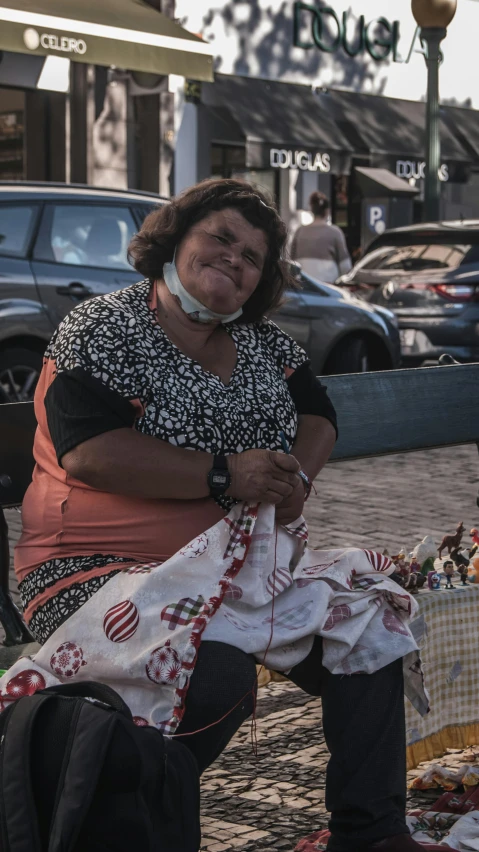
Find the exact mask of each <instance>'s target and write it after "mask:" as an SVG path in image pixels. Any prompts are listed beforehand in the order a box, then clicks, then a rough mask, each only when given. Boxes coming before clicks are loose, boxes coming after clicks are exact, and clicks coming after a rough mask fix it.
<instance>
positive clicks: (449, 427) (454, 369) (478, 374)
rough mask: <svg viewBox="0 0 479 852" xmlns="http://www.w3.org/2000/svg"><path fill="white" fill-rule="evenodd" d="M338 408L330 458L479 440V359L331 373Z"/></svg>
mask: <svg viewBox="0 0 479 852" xmlns="http://www.w3.org/2000/svg"><path fill="white" fill-rule="evenodd" d="M324 384H325V385H326V386H327V388H328V393H329V395H330V397H331V399H332V401H333V403H334V406H335V408H336V411H337V414H338V423H339V439H338V441H337V444H336V446H335V448H334V451H333V454H332V457H331V460H332V461H340V460H341V459H356V458H366V457H368V456H383V455H390V454H391V453H404V452H412V451H414V450H426V449H430V448H432V447H447V446H451V445H453V444H473V443H476V442H477V441H479V364H460V365H459V366H444V367H421V368H419V369H412V370H389V371H387V372H384V373H362V374H352V375H347V376H326V377H325V378H324Z"/></svg>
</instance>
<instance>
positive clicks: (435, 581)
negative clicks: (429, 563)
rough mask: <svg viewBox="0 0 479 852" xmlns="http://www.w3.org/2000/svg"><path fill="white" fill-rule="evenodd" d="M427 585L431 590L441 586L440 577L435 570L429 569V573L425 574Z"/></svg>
mask: <svg viewBox="0 0 479 852" xmlns="http://www.w3.org/2000/svg"><path fill="white" fill-rule="evenodd" d="M427 585H428V588H429V589H431V591H433V592H435V591H437V590H438V589H440V588H441V578H440V576H439V574H438V573H437V571H429V574H428V575H427Z"/></svg>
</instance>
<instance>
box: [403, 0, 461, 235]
mask: <svg viewBox="0 0 479 852" xmlns="http://www.w3.org/2000/svg"><path fill="white" fill-rule="evenodd" d="M456 8H457V0H411V9H412V13H413V15H414V17H415V19H416V22H417V24H418V26H420V27H421V40H422V41H424V42H425V43H426V47H427V55H426V65H427V100H426V182H425V188H424V216H423V218H424V221H426V222H436V221H437V220H438V219H439V217H440V198H441V186H440V182H439V167H440V165H441V140H440V136H439V65H440V62H441V49H440V44H441V41H442V40H443V39H444V38H445V37H446V35H447V27H448V26H449V24H450V23H451V21H452V19H453V18H454V15H455V14H456Z"/></svg>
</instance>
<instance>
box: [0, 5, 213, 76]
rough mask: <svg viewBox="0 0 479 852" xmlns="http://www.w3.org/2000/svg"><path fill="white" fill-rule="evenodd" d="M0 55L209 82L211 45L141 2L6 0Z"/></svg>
mask: <svg viewBox="0 0 479 852" xmlns="http://www.w3.org/2000/svg"><path fill="white" fill-rule="evenodd" d="M0 50H7V51H13V52H16V53H26V54H37V55H40V56H60V57H63V58H66V59H71V60H73V61H75V62H88V63H92V64H94V65H107V66H109V65H114V66H117V67H119V68H127V69H129V70H131V71H144V72H148V73H152V74H178V75H181V76H183V77H189V78H191V79H195V80H212V79H213V74H212V69H213V52H212V48H211V47H210V45H209V44H207V43H206V42H204V41H203V40H202V39H201V38H200V37H199V36H195V35H193V33H190V32H188V31H187V30H185V29H183V27H181V26H180V25H179V24H177V23H176V21H173V20H172V19H171V18H168V17H167V16H166V15H162V14H161V12H157V11H156V9H153V8H152V7H151V6H148V5H147V4H146V3H143V2H142V0H6V2H4V4H1V5H0Z"/></svg>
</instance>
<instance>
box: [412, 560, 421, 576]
mask: <svg viewBox="0 0 479 852" xmlns="http://www.w3.org/2000/svg"><path fill="white" fill-rule="evenodd" d="M409 571H410V572H411V573H417V574H420V573H421V566H420V564H419V562H418V559H417V556H413V557H412V559H411V561H410V563H409Z"/></svg>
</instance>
